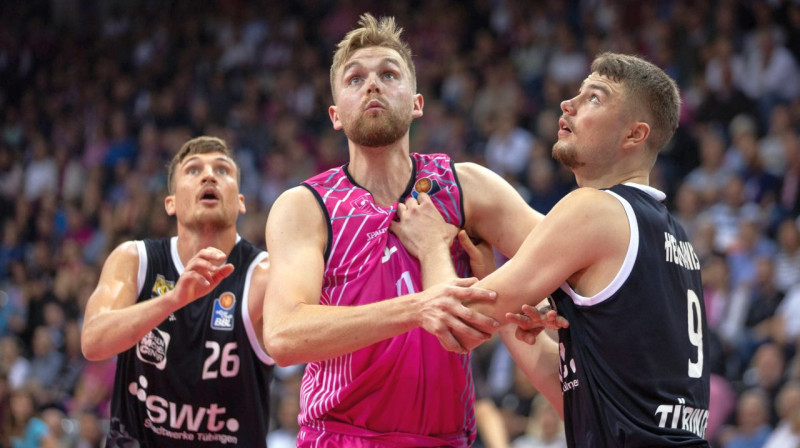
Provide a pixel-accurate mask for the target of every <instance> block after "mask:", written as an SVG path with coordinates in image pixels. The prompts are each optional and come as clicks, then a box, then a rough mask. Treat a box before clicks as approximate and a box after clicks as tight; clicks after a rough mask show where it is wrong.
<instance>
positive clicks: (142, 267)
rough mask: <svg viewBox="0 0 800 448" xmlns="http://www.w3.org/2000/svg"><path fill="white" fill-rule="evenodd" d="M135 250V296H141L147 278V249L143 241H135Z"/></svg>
mask: <svg viewBox="0 0 800 448" xmlns="http://www.w3.org/2000/svg"><path fill="white" fill-rule="evenodd" d="M135 243H136V250H137V251H139V273H138V274H137V275H136V296H137V297H138V296H139V295H141V294H142V288H144V281H145V279H146V278H147V248H145V247H144V241H142V240H138V241H135Z"/></svg>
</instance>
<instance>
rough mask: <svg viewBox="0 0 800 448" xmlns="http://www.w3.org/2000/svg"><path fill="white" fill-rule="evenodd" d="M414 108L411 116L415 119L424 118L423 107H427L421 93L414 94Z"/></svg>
mask: <svg viewBox="0 0 800 448" xmlns="http://www.w3.org/2000/svg"><path fill="white" fill-rule="evenodd" d="M413 101H414V107H413V109H412V110H411V116H412V117H413V118H419V117H421V116H422V107H423V106H424V105H425V99H424V98H422V94H421V93H416V94H414V100H413Z"/></svg>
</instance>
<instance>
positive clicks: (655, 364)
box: [553, 184, 709, 447]
mask: <svg viewBox="0 0 800 448" xmlns="http://www.w3.org/2000/svg"><path fill="white" fill-rule="evenodd" d="M606 193H608V194H612V195H614V196H615V197H616V198H617V199H619V201H620V202H621V203H622V205H623V206H624V208H625V211H626V214H627V215H628V221H629V225H630V229H631V239H630V245H629V247H628V252H627V256H626V258H625V262H624V263H623V266H622V268H621V269H620V271H619V272H618V273H617V276H616V278H615V279H614V280H613V281H612V283H611V284H610V285H609V286H607V287H606V288H605V289H604V290H603V291H601V292H600V293H599V294H597V295H595V296H593V297H583V296H580V295H578V294H577V293H575V292H574V291H573V290H572V289H571V288H570V287H569V286H568V285H567V284H566V283H565V284H564V286H562V287H561V289H559V290H558V291H556V292H555V293H554V294H553V298H554V299H555V301H556V305H557V309H558V313H559V314H560V315H561V316H564V317H565V318H566V319H567V320H569V322H570V326H569V328H565V329H561V330H559V332H558V335H559V351H560V357H561V370H560V372H559V376H560V378H561V386H562V390H563V393H564V420H565V424H566V433H567V441H568V445H569V446H570V447H663V446H709V445H708V443H707V442H706V441H705V440H703V435H704V433H705V429H706V424H707V420H708V400H709V368H708V359H709V358H708V343H707V340H706V339H705V338H704V335H705V334H706V331H707V328H708V327H707V326H706V319H705V305H704V302H703V290H702V284H701V281H700V263H699V260H698V259H697V256H696V255H695V252H694V249H693V248H692V246H691V244H689V241H688V238H687V237H686V233H685V232H684V230H683V228H681V226H680V224H678V222H677V221H676V220H675V219H673V217H672V216H671V215H670V214H669V213H668V212H667V209H666V207H665V206H664V205H663V204H662V203H661V200H663V198H664V195H663V193H661V192H660V191H658V190H656V189H654V188H651V187H647V186H641V185H637V186H634V185H633V184H628V185H617V186H614V187H613V188H611V189H610V190H606Z"/></svg>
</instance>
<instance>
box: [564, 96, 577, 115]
mask: <svg viewBox="0 0 800 448" xmlns="http://www.w3.org/2000/svg"><path fill="white" fill-rule="evenodd" d="M561 111H562V112H564V113H565V114H572V113H573V112H575V108H574V107H572V100H571V99H570V100H564V101H562V102H561Z"/></svg>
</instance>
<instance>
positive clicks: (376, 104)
mask: <svg viewBox="0 0 800 448" xmlns="http://www.w3.org/2000/svg"><path fill="white" fill-rule="evenodd" d="M384 109H386V107H385V106H384V105H383V103H381V102H380V101H378V100H370V101H369V102H368V103H367V105H366V106H365V107H364V110H365V111H366V112H372V111H377V110H384Z"/></svg>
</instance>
